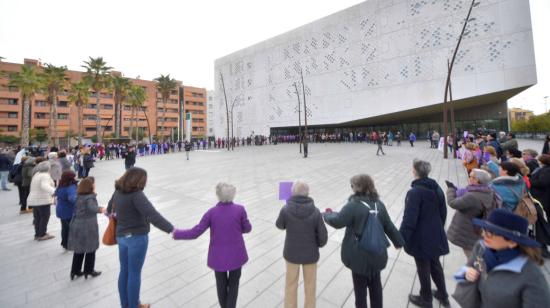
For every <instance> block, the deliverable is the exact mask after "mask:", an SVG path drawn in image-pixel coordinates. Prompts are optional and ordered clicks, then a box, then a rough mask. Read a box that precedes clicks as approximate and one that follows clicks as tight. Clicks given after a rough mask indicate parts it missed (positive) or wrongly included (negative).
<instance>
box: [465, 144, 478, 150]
mask: <svg viewBox="0 0 550 308" xmlns="http://www.w3.org/2000/svg"><path fill="white" fill-rule="evenodd" d="M464 147H465V148H466V149H468V150H475V149H476V144H475V143H473V142H467V143H466V144H465V145H464Z"/></svg>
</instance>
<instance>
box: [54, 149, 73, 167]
mask: <svg viewBox="0 0 550 308" xmlns="http://www.w3.org/2000/svg"><path fill="white" fill-rule="evenodd" d="M57 160H58V161H59V164H60V165H61V171H62V172H65V171H69V170H71V167H72V164H71V162H70V161H69V159H68V158H67V153H66V152H65V151H60V152H59V153H57Z"/></svg>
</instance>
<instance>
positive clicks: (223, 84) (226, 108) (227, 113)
mask: <svg viewBox="0 0 550 308" xmlns="http://www.w3.org/2000/svg"><path fill="white" fill-rule="evenodd" d="M220 78H221V80H222V87H223V97H224V98H225V112H226V119H227V142H229V106H227V94H226V93H225V83H224V82H223V74H222V73H221V72H220ZM227 150H228V151H229V144H228V145H227Z"/></svg>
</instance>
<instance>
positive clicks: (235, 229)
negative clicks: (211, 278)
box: [173, 182, 252, 308]
mask: <svg viewBox="0 0 550 308" xmlns="http://www.w3.org/2000/svg"><path fill="white" fill-rule="evenodd" d="M235 192H236V188H235V186H233V185H231V184H228V183H223V182H222V183H218V185H216V195H217V196H218V200H219V202H218V203H217V204H216V205H215V206H214V207H212V208H210V209H209V210H208V211H207V212H206V213H205V214H204V215H203V216H202V219H201V221H200V222H199V224H198V225H196V226H194V227H193V228H191V229H187V230H184V229H175V230H174V232H173V237H174V239H175V240H187V239H196V238H198V237H199V236H201V234H203V233H204V231H206V229H208V228H210V245H209V248H208V261H207V265H208V267H210V268H211V269H213V270H214V273H215V276H216V288H217V291H218V301H219V303H220V306H221V307H223V308H234V307H236V305H237V296H238V294H239V280H240V278H241V268H242V266H243V265H244V264H245V263H246V262H247V261H248V254H247V252H246V247H245V244H244V238H243V233H249V232H250V230H252V226H251V225H250V222H249V221H248V217H247V214H246V210H245V209H244V206H242V205H239V204H235V203H233V198H235Z"/></svg>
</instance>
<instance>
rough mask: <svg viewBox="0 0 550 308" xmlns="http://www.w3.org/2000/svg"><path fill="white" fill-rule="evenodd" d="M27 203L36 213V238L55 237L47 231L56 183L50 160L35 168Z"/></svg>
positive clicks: (47, 238)
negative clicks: (52, 175)
mask: <svg viewBox="0 0 550 308" xmlns="http://www.w3.org/2000/svg"><path fill="white" fill-rule="evenodd" d="M33 172H34V175H33V176H32V180H31V185H30V192H29V196H28V198H27V205H29V206H32V210H33V214H34V239H35V240H38V241H45V240H49V239H52V238H54V236H53V235H50V234H48V233H47V231H48V222H49V220H50V207H51V205H52V204H53V201H54V199H53V196H54V193H55V185H54V183H53V180H52V177H51V176H50V162H48V161H42V162H41V163H39V164H38V165H36V167H34V169H33Z"/></svg>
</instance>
